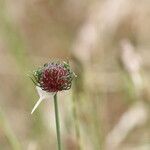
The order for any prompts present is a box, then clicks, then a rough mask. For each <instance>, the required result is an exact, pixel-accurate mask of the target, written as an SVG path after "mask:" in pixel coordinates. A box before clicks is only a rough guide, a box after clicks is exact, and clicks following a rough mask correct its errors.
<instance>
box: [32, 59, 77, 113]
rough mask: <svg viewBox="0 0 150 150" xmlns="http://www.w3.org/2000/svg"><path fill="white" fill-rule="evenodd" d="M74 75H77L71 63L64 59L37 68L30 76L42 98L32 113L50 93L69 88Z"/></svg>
mask: <svg viewBox="0 0 150 150" xmlns="http://www.w3.org/2000/svg"><path fill="white" fill-rule="evenodd" d="M74 77H76V75H75V73H74V72H73V71H72V69H71V68H70V66H69V64H68V63H67V62H64V61H63V62H60V61H59V62H58V61H57V62H50V63H47V64H44V66H43V67H40V68H38V69H37V70H35V71H34V72H33V74H32V76H30V78H31V79H32V81H33V82H34V84H35V85H36V89H37V91H38V94H39V96H40V98H39V101H38V102H37V103H36V105H35V106H34V108H33V110H32V112H31V113H33V112H34V110H35V109H36V108H37V107H38V105H39V104H40V103H41V101H42V100H43V99H46V98H48V97H49V96H50V94H52V95H53V94H56V93H57V92H59V91H63V90H69V89H70V88H71V85H72V80H73V78H74Z"/></svg>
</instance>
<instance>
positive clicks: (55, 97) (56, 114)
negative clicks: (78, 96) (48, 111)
mask: <svg viewBox="0 0 150 150" xmlns="http://www.w3.org/2000/svg"><path fill="white" fill-rule="evenodd" d="M54 105H55V121H56V132H57V144H58V150H61V139H60V125H59V112H58V104H57V93H56V94H55V95H54Z"/></svg>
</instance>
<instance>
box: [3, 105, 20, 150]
mask: <svg viewBox="0 0 150 150" xmlns="http://www.w3.org/2000/svg"><path fill="white" fill-rule="evenodd" d="M0 127H1V128H2V130H3V131H4V133H5V135H6V137H7V139H8V141H9V143H10V145H11V147H12V149H13V150H21V144H20V142H19V141H18V139H17V137H16V136H15V134H14V133H13V131H12V129H11V127H10V125H9V123H8V121H7V120H6V116H5V115H4V114H3V112H2V110H1V108H0Z"/></svg>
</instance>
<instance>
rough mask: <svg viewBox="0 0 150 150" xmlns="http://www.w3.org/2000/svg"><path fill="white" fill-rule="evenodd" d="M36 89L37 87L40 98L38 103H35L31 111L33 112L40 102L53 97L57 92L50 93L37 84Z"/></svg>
mask: <svg viewBox="0 0 150 150" xmlns="http://www.w3.org/2000/svg"><path fill="white" fill-rule="evenodd" d="M36 89H37V92H38V94H39V97H40V98H39V100H38V101H37V102H36V104H35V105H34V107H33V109H32V111H31V114H33V112H34V111H35V110H36V108H37V107H38V106H39V104H40V103H41V102H42V101H43V100H46V99H51V97H52V96H54V95H55V94H56V92H51V93H48V92H46V91H44V90H42V89H41V88H40V87H38V86H36Z"/></svg>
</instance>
